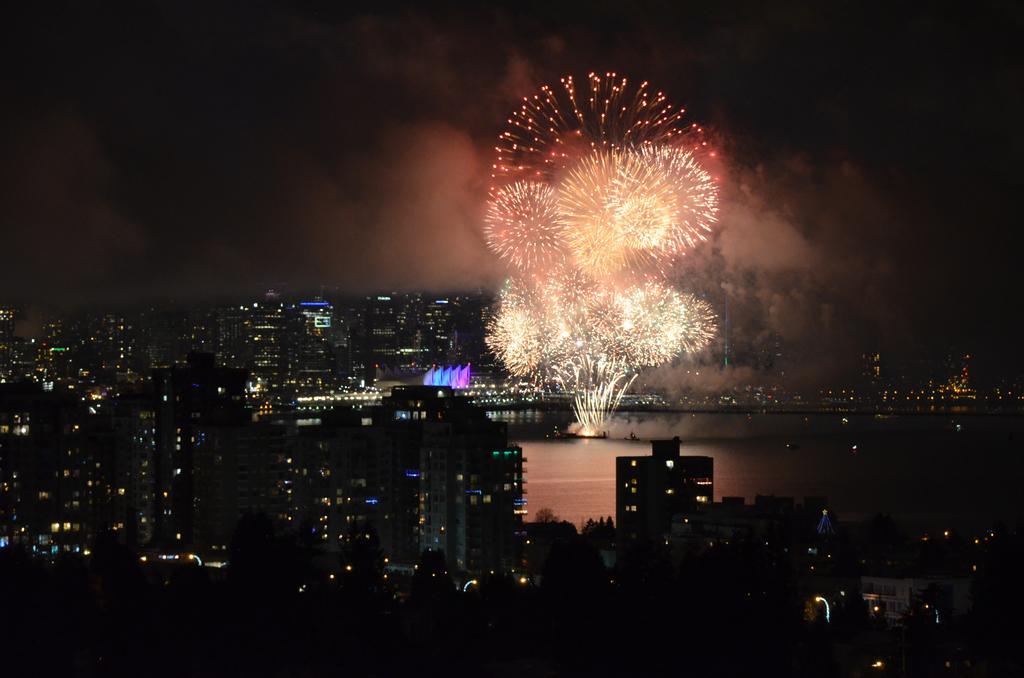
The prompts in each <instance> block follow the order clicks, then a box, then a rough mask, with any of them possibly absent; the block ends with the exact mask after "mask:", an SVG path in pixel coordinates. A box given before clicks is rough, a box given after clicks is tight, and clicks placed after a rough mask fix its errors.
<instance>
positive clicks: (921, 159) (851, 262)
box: [0, 0, 1024, 370]
mask: <svg viewBox="0 0 1024 678" xmlns="http://www.w3.org/2000/svg"><path fill="white" fill-rule="evenodd" d="M924 4H925V3H906V4H903V3H879V4H873V3H864V2H851V3H832V2H829V3H794V4H792V5H790V4H787V3H761V2H752V3H749V4H747V3H740V4H731V3H717V2H704V3H685V2H652V3H623V2H618V3H609V2H591V3H586V4H585V5H584V7H585V9H577V8H576V7H575V6H573V5H570V4H569V3H560V2H550V1H547V2H518V3H516V4H515V5H514V6H512V5H508V6H506V7H505V8H501V7H499V6H497V5H494V6H483V5H481V6H478V7H476V8H473V9H465V8H464V7H463V6H462V5H461V4H452V5H447V6H440V7H433V8H430V9H427V8H426V7H425V6H418V5H410V6H401V5H396V4H390V5H383V6H382V5H380V4H379V3H365V10H364V9H361V8H360V7H359V6H358V4H353V3H344V2H326V1H324V2H307V3H301V4H296V5H290V4H284V3H273V2H255V3H241V2H239V3H223V2H200V3H190V2H164V3H152V2H145V1H141V2H125V3H119V2H89V1H88V0H86V1H84V2H82V1H78V2H53V3H18V4H17V5H16V6H12V7H9V8H8V9H6V10H5V14H6V16H5V21H4V29H3V32H4V36H3V45H2V46H0V50H2V52H3V54H2V60H0V63H2V66H0V69H2V72H3V106H2V107H0V117H2V119H3V124H2V129H0V150H2V153H0V175H2V182H0V229H2V240H0V242H2V247H3V255H4V256H3V266H2V267H0V299H4V300H10V301H17V302H22V303H29V304H33V305H34V306H36V307H56V306H67V305H76V304H105V303H127V302H137V301H141V300H150V299H157V298H166V297H174V298H176V299H181V300H191V299H206V298H215V297H222V296H231V295H237V294H245V293H252V292H254V291H256V290H260V289H263V288H265V287H267V286H281V285H282V284H287V285H289V286H291V287H292V288H295V289H301V288H304V287H316V286H319V285H320V284H329V285H339V286H340V287H341V288H342V289H345V290H351V291H353V292H361V291H369V290H372V289H376V288H404V289H417V288H429V289H438V290H442V289H444V290H452V289H467V288H473V287H477V286H485V287H489V286H493V285H494V284H495V281H496V280H498V279H499V278H500V276H501V272H500V268H499V267H498V266H497V265H496V263H495V262H494V260H493V259H492V258H491V257H490V255H489V254H488V253H487V251H486V249H485V247H484V246H483V242H482V238H481V236H480V231H479V226H480V216H481V214H482V205H483V198H484V193H485V178H486V176H487V169H486V168H487V166H488V164H489V163H490V162H491V153H490V148H491V146H492V141H493V139H494V137H495V136H496V135H497V134H498V133H499V132H500V131H501V129H502V123H503V121H504V119H505V117H506V116H507V114H508V113H509V112H510V111H511V110H513V108H514V107H515V105H516V100H517V99H518V98H519V97H521V96H523V95H524V94H528V93H530V92H532V91H533V90H534V89H535V88H536V86H537V85H539V84H542V83H545V82H551V81H554V80H557V78H558V77H559V76H561V75H564V74H567V73H574V74H576V75H577V77H582V76H584V75H585V74H586V73H587V72H589V71H591V70H597V71H606V70H615V71H617V72H619V73H622V74H627V75H633V76H634V77H637V78H643V79H648V80H650V81H651V82H652V83H654V84H655V85H656V86H657V87H658V88H661V89H664V90H665V91H666V93H667V94H668V95H669V97H670V98H671V99H672V100H674V101H676V102H678V103H679V104H681V105H684V106H685V107H686V108H687V109H688V111H689V113H690V114H691V115H692V119H693V120H695V121H699V122H701V123H703V124H704V125H705V126H706V127H707V129H709V130H710V133H711V135H712V138H713V139H714V140H715V143H716V145H717V146H718V147H719V148H720V149H721V152H722V156H723V158H724V161H725V165H726V167H727V170H726V176H725V177H724V181H723V197H724V202H723V211H722V215H721V216H722V224H721V228H720V230H719V232H718V234H717V235H716V238H715V241H714V242H712V243H710V244H709V245H707V246H706V247H704V248H702V249H701V250H700V251H698V252H697V253H695V254H694V256H692V257H690V258H689V260H688V261H687V263H686V266H685V272H686V273H687V274H688V275H687V277H686V278H685V284H686V285H687V286H690V287H693V288H696V289H697V290H698V291H702V292H705V293H707V294H708V296H709V298H710V299H713V300H719V303H720V300H721V299H722V298H724V296H725V294H726V293H727V294H728V295H729V298H730V304H731V305H732V308H733V309H734V323H735V325H734V332H736V333H737V335H738V336H739V335H741V334H742V335H744V336H746V337H748V338H759V339H764V338H765V337H770V336H773V335H775V334H778V335H780V336H782V337H783V338H784V340H785V342H786V344H787V345H788V346H789V347H791V350H792V351H796V352H798V353H799V354H800V355H801V356H807V357H809V358H810V357H816V358H820V360H818V361H811V362H813V363H814V364H815V365H821V364H823V363H831V362H833V361H834V360H840V361H841V360H842V358H839V357H836V356H846V357H849V356H852V355H856V354H858V353H859V352H860V350H862V348H871V347H880V348H882V349H884V350H887V351H895V352H897V353H899V354H901V355H903V356H911V355H914V354H915V353H918V352H920V353H935V352H941V351H945V350H947V348H949V347H952V346H957V347H964V348H966V349H968V350H972V351H975V352H976V353H978V354H979V355H981V356H983V357H984V358H985V359H988V360H989V361H996V360H998V361H999V362H1000V363H1001V364H1007V365H1009V366H1010V367H1012V369H1013V370H1018V369H1020V367H1021V358H1020V356H1019V355H1018V354H1019V353H1021V351H1020V331H1021V329H1022V320H1021V317H1020V316H1021V314H1020V312H1019V310H1018V307H1019V305H1020V304H1019V302H1018V301H1017V296H1018V292H1019V290H1020V289H1021V288H1022V286H1021V284H1020V283H1019V282H1018V279H1019V276H1020V270H1021V268H1020V265H1019V258H1020V252H1021V245H1022V240H1024V239H1022V236H1021V235H1020V229H1019V225H1020V221H1021V220H1020V218H1019V216H1018V214H1019V210H1018V203H1019V200H1020V196H1021V188H1022V178H1024V177H1022V171H1021V157H1022V156H1024V143H1022V142H1024V134H1022V132H1021V120H1024V105H1022V91H1024V88H1022V84H1024V78H1022V75H1024V74H1022V61H1021V58H1020V55H1019V53H1018V52H1019V47H1018V45H1017V43H1019V41H1020V40H1019V38H1020V35H1021V34H1022V28H1024V26H1022V23H1024V21H1022V10H1021V6H1020V5H1014V4H1012V3H959V4H957V5H955V6H952V7H950V8H948V9H935V8H924V7H923V5H924ZM918 5H921V6H920V7H919V6H918ZM382 7H383V8H382Z"/></svg>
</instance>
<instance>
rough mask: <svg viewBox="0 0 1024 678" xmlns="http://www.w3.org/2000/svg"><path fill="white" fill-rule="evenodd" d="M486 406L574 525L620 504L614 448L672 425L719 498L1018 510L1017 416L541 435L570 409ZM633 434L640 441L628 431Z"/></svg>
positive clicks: (627, 426) (706, 419)
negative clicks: (710, 474) (708, 472)
mask: <svg viewBox="0 0 1024 678" xmlns="http://www.w3.org/2000/svg"><path fill="white" fill-rule="evenodd" d="M491 416H492V418H495V419H500V420H503V421H507V422H508V424H509V437H510V438H511V439H512V440H514V441H516V442H518V443H519V444H521V445H522V446H523V451H524V452H523V453H524V456H525V457H526V458H527V464H526V472H527V483H526V488H527V492H528V494H527V498H528V501H529V504H528V507H529V509H530V513H531V514H535V513H536V512H537V510H539V509H540V508H544V507H547V508H550V509H552V510H553V511H554V512H555V513H556V515H558V516H559V517H560V518H562V519H564V520H569V521H571V522H574V523H576V524H580V523H581V522H582V521H584V520H586V519H587V518H589V517H595V518H596V517H597V516H607V515H614V514H615V457H616V456H622V455H638V454H649V453H650V443H649V442H648V440H649V439H650V438H662V437H664V438H670V437H672V436H676V435H678V436H679V437H680V438H681V440H682V443H683V444H682V450H683V454H696V455H707V456H710V457H713V458H714V460H715V499H716V500H720V499H721V498H722V497H723V496H740V497H745V498H746V500H747V502H748V503H751V502H752V501H753V498H754V496H755V495H757V494H775V495H781V496H792V497H796V498H798V499H799V498H802V497H804V496H825V497H827V498H828V499H829V502H830V505H831V506H832V508H833V510H834V511H835V512H836V513H837V515H838V516H839V519H840V520H843V519H845V520H849V521H853V520H861V519H863V518H864V517H866V516H869V515H872V514H874V513H877V512H885V513H891V514H893V515H894V516H896V517H897V518H898V519H899V520H900V521H901V522H902V523H904V524H905V525H906V526H907V527H908V528H912V529H922V530H923V529H945V528H954V529H958V530H961V531H965V532H976V531H980V530H983V529H985V528H987V527H989V526H990V525H991V524H992V523H993V521H995V520H997V519H1002V520H1004V521H1006V522H1008V523H1013V522H1015V521H1016V520H1018V519H1019V518H1024V487H1022V481H1024V418H1018V417H983V416H950V415H935V416H899V417H888V418H878V417H872V416H868V415H849V416H848V418H847V422H846V423H843V417H842V416H840V415H808V416H804V415H791V414H760V415H756V414H755V415H750V416H748V415H741V414H696V415H690V414H671V415H666V414H631V413H622V414H620V415H618V416H617V417H616V418H615V419H614V420H613V421H612V423H611V425H610V427H609V438H608V439H605V440H596V439H595V440H553V439H545V434H546V433H550V432H551V431H552V430H553V429H554V427H555V426H560V427H563V428H564V427H565V426H567V425H568V423H569V421H570V417H569V415H568V414H567V413H542V412H535V411H527V412H495V413H491ZM958 426H959V430H958ZM630 432H635V433H636V434H637V435H638V436H640V437H641V438H642V439H643V440H642V441H640V442H633V441H630V440H624V439H623V438H625V437H628V436H629V433H630ZM787 443H793V444H795V445H797V446H798V448H797V449H787V446H786V445H787ZM854 445H856V450H854Z"/></svg>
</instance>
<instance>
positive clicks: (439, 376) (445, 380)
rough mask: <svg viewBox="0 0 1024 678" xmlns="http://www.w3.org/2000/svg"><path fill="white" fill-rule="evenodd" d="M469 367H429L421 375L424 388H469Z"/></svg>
mask: <svg viewBox="0 0 1024 678" xmlns="http://www.w3.org/2000/svg"><path fill="white" fill-rule="evenodd" d="M469 376H470V369H469V365H456V366H454V367H431V368H430V369H429V370H427V373H426V374H424V375H423V385H424V386H450V387H452V388H469Z"/></svg>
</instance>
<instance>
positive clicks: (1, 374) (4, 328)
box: [0, 306, 14, 382]
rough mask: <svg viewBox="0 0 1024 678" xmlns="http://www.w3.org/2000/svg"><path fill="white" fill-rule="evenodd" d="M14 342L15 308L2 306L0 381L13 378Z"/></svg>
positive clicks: (0, 318)
mask: <svg viewBox="0 0 1024 678" xmlns="http://www.w3.org/2000/svg"><path fill="white" fill-rule="evenodd" d="M13 344H14V309H13V308H12V307H10V306H0V382H2V381H8V380H9V379H10V378H11V375H12V370H13V365H12V359H13Z"/></svg>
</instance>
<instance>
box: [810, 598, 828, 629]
mask: <svg viewBox="0 0 1024 678" xmlns="http://www.w3.org/2000/svg"><path fill="white" fill-rule="evenodd" d="M814 602H816V603H823V604H824V605H825V622H826V623H828V622H830V621H832V610H831V609H830V608H829V606H828V601H827V600H825V599H824V598H822V597H821V596H814Z"/></svg>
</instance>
